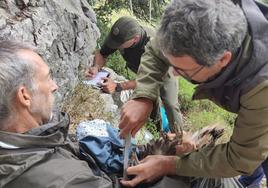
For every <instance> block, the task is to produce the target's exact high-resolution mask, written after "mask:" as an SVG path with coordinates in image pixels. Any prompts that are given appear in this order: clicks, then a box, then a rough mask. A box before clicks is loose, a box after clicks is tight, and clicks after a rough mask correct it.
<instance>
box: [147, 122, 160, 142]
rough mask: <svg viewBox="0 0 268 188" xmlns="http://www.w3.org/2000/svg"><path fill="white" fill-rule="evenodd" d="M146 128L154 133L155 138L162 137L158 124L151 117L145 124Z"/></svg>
mask: <svg viewBox="0 0 268 188" xmlns="http://www.w3.org/2000/svg"><path fill="white" fill-rule="evenodd" d="M145 128H146V129H147V130H148V131H149V132H150V133H152V135H153V137H154V138H155V139H157V138H159V137H160V133H159V132H158V131H157V128H156V125H155V123H154V122H153V121H152V120H151V119H149V120H148V121H147V123H146V124H145Z"/></svg>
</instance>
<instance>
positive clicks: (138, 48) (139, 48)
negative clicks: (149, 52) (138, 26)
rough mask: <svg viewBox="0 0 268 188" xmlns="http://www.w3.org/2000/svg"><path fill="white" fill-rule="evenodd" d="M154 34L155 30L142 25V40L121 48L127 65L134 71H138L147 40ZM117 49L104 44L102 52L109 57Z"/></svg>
mask: <svg viewBox="0 0 268 188" xmlns="http://www.w3.org/2000/svg"><path fill="white" fill-rule="evenodd" d="M153 36H154V31H153V30H151V29H150V28H147V27H144V28H143V27H142V32H141V39H140V41H139V42H138V43H137V44H135V46H132V47H130V48H125V49H122V50H120V53H121V55H122V56H123V58H124V60H125V61H126V67H128V68H129V69H130V70H132V71H133V72H134V73H137V72H138V68H139V66H140V59H141V56H142V54H143V53H144V51H145V45H146V44H147V42H148V41H149V40H150V38H152V37H153ZM116 50H117V49H111V48H109V47H108V46H107V44H105V43H104V44H103V45H102V47H101V50H100V53H101V54H102V55H103V56H104V57H107V56H109V55H110V54H112V53H114V52H115V51H116Z"/></svg>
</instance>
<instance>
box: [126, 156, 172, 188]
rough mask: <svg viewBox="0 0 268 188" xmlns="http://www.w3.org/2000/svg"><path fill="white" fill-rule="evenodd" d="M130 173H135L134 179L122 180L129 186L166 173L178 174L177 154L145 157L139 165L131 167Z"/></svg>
mask: <svg viewBox="0 0 268 188" xmlns="http://www.w3.org/2000/svg"><path fill="white" fill-rule="evenodd" d="M127 174H128V175H135V178H133V179H132V180H129V181H126V180H122V181H121V183H122V184H123V185H124V186H127V187H134V186H136V185H137V184H139V183H142V182H151V181H154V180H157V179H159V178H161V177H163V176H165V175H173V174H176V156H164V155H151V156H147V157H146V158H145V159H143V160H142V161H141V162H140V164H139V165H137V166H134V167H129V168H128V169H127Z"/></svg>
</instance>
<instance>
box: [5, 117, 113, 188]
mask: <svg viewBox="0 0 268 188" xmlns="http://www.w3.org/2000/svg"><path fill="white" fill-rule="evenodd" d="M68 125H69V118H68V116H67V115H66V114H62V115H59V116H58V119H57V120H55V121H54V122H51V123H49V124H46V125H43V126H40V127H38V128H35V129H32V130H30V131H29V132H28V133H25V134H16V133H9V132H2V131H0V187H3V188H5V187H7V188H18V187H20V188H30V187H36V188H42V187H44V188H45V187H54V188H88V187H102V188H112V183H111V181H110V180H109V178H107V177H106V176H105V175H104V174H102V175H101V176H96V175H94V173H93V171H92V169H90V168H89V166H88V163H87V162H85V161H82V160H79V159H78V150H77V147H74V145H73V144H72V142H70V141H68V139H67V138H66V136H67V131H68Z"/></svg>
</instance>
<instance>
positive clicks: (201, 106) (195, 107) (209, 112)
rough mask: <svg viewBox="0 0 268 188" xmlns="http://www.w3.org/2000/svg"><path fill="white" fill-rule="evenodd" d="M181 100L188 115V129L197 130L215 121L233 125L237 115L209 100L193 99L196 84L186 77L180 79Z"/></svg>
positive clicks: (182, 107) (182, 106)
mask: <svg viewBox="0 0 268 188" xmlns="http://www.w3.org/2000/svg"><path fill="white" fill-rule="evenodd" d="M179 86H180V88H179V102H180V104H181V111H182V113H183V114H184V116H186V118H185V119H186V122H185V124H186V129H191V130H197V129H200V128H202V127H204V126H207V125H211V124H213V123H221V124H224V125H227V126H229V127H233V124H234V120H235V117H236V115H235V114H233V113H230V112H227V111H225V110H224V109H222V108H220V107H218V106H217V105H215V104H214V103H212V102H211V101H209V100H201V101H200V100H198V101H193V100H192V95H193V93H194V88H195V86H194V85H193V84H191V83H189V82H187V81H186V80H184V79H182V78H181V79H179Z"/></svg>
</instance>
